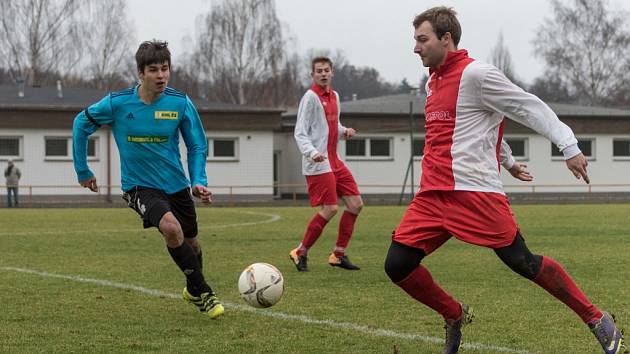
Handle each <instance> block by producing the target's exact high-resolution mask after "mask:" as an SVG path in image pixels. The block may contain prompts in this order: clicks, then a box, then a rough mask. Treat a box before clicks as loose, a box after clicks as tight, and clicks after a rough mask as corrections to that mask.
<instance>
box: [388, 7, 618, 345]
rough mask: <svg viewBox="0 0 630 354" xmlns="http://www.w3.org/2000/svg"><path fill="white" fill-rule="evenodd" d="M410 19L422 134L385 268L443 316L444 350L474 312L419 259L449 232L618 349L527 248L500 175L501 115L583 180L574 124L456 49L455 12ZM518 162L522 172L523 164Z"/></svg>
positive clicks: (612, 332) (566, 284) (603, 325)
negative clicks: (416, 173)
mask: <svg viewBox="0 0 630 354" xmlns="http://www.w3.org/2000/svg"><path fill="white" fill-rule="evenodd" d="M413 25H414V28H415V33H414V38H415V41H416V45H415V48H414V52H415V53H417V54H418V55H419V56H420V58H421V59H422V63H423V65H424V66H425V67H429V69H430V79H429V81H428V82H427V102H426V107H425V117H426V123H425V127H426V142H425V148H424V157H423V160H422V176H421V180H420V191H419V192H418V194H416V196H415V198H414V200H413V201H412V202H411V204H410V205H409V208H408V209H407V211H406V212H405V214H404V216H403V218H402V220H401V222H400V225H399V226H398V228H397V229H396V230H395V232H394V234H393V236H392V243H391V246H390V248H389V251H388V254H387V259H386V261H385V271H386V272H387V274H388V276H389V277H390V278H391V280H392V281H393V282H394V283H396V285H398V286H400V287H401V288H402V289H403V290H404V291H405V292H407V293H408V294H409V295H410V296H411V297H413V298H414V299H416V300H417V301H419V302H421V303H423V304H425V305H427V306H428V307H430V308H431V309H433V310H435V311H436V312H438V313H439V314H440V315H442V317H443V318H444V320H445V322H446V326H445V328H446V340H445V346H444V353H456V352H457V350H458V349H459V345H460V342H461V327H462V326H463V325H464V324H466V323H468V322H470V321H471V320H472V311H471V309H470V308H469V307H468V305H466V304H463V303H460V302H459V301H457V300H456V299H454V298H453V297H452V296H451V295H450V294H448V293H447V292H446V291H445V290H443V289H442V288H441V287H440V286H439V285H438V284H437V283H436V282H435V281H434V280H433V278H432V276H431V274H430V273H429V271H428V270H427V268H426V267H424V266H423V265H421V264H420V262H421V260H422V259H423V258H424V257H425V256H427V255H429V254H430V253H432V252H433V251H435V250H436V249H437V248H438V247H440V246H441V245H442V244H444V242H446V241H447V240H448V239H449V238H450V237H451V236H455V237H456V238H457V239H459V240H461V241H464V242H467V243H471V244H475V245H479V246H484V247H489V248H492V249H493V250H494V251H495V253H496V254H497V256H498V257H499V258H500V259H501V260H502V261H503V262H504V263H505V264H506V265H507V266H508V267H510V268H511V269H512V270H513V271H515V272H516V273H518V274H520V275H521V276H523V277H525V278H527V279H530V280H531V281H533V282H534V283H536V284H537V285H539V286H540V287H542V288H543V289H545V290H546V291H547V292H549V293H550V294H551V295H553V296H554V297H556V298H557V299H559V300H560V301H562V302H563V303H564V304H566V305H567V306H568V307H569V308H571V309H572V310H573V311H574V312H575V313H576V314H577V315H578V316H579V317H580V318H581V319H582V321H584V323H586V324H588V326H589V327H590V328H591V330H592V332H593V333H594V334H595V336H596V338H597V339H598V340H599V342H600V344H601V345H602V348H603V349H604V352H606V353H614V354H616V353H620V352H621V351H622V350H623V347H624V345H623V337H622V334H621V332H620V331H619V329H618V328H617V326H616V325H615V323H614V320H613V318H612V317H611V316H610V315H609V314H608V313H606V312H602V311H600V310H599V309H598V308H597V307H595V306H594V305H593V304H592V303H591V302H590V301H589V300H588V299H587V298H586V296H585V295H584V294H583V293H582V291H581V290H580V289H579V288H578V286H577V285H576V284H575V283H574V281H573V280H572V279H571V277H570V276H569V275H568V274H567V273H566V271H565V270H564V269H563V267H562V266H561V265H560V264H558V263H557V262H555V261H554V260H552V259H551V258H549V257H545V256H541V255H537V254H533V253H532V252H531V251H530V250H529V249H528V247H527V245H526V244H525V241H524V239H523V237H522V235H521V233H520V231H519V228H518V225H517V223H516V220H515V219H514V215H513V214H512V210H511V208H510V205H509V203H508V200H507V197H506V196H505V193H504V192H503V186H502V184H501V181H500V168H501V167H500V166H501V162H502V160H505V159H507V157H506V151H505V150H506V149H505V146H504V145H506V144H505V143H503V144H502V133H503V119H504V117H507V118H509V119H512V120H514V121H516V122H518V123H521V124H523V125H525V126H527V127H529V128H531V129H533V130H535V131H536V132H537V133H539V134H541V135H543V136H545V137H547V138H548V139H549V140H551V141H552V142H553V143H554V144H555V145H556V146H558V147H559V149H560V150H561V151H562V153H563V154H564V157H565V160H566V164H567V167H568V169H569V170H570V171H571V172H572V173H573V174H574V175H575V177H576V178H578V179H580V178H581V179H583V180H584V181H585V182H586V183H589V177H588V174H587V170H586V167H587V161H586V158H585V157H584V155H583V154H582V153H581V152H580V150H579V148H578V147H577V139H576V138H575V136H574V134H573V132H572V131H571V129H570V128H569V127H568V126H567V125H566V124H564V123H562V122H561V121H560V120H559V119H558V117H557V116H556V115H555V114H554V113H553V111H552V110H551V109H550V108H549V107H548V106H547V105H546V104H545V103H543V102H542V101H541V100H540V99H538V98H537V97H536V96H534V95H532V94H529V93H527V92H525V91H523V90H522V89H521V88H519V87H517V86H516V85H514V84H513V83H512V82H510V81H509V80H508V79H507V78H506V77H505V76H504V75H503V73H501V71H499V70H498V69H497V68H495V67H493V66H492V65H489V64H485V63H481V62H478V61H475V60H473V59H472V58H470V57H468V53H467V52H466V51H465V50H459V49H457V45H458V43H459V39H460V37H461V27H460V24H459V22H458V20H457V17H456V13H455V11H453V10H452V9H450V8H446V7H435V8H432V9H429V10H427V11H425V12H423V13H422V14H420V15H418V16H416V18H415V19H414V21H413ZM502 145H503V146H504V147H503V148H502ZM504 165H505V163H504ZM508 165H509V163H508ZM517 166H518V169H519V170H520V172H521V173H524V174H526V173H527V172H526V170H525V169H524V168H523V167H524V166H519V165H518V164H517ZM510 172H511V173H512V174H513V175H518V173H517V174H515V173H514V172H515V171H510Z"/></svg>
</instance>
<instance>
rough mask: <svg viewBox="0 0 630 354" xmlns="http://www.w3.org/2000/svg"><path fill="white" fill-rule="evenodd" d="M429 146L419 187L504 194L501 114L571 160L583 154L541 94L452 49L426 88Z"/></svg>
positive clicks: (427, 145) (427, 146) (427, 137)
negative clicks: (501, 162)
mask: <svg viewBox="0 0 630 354" xmlns="http://www.w3.org/2000/svg"><path fill="white" fill-rule="evenodd" d="M426 90H427V103H426V106H425V118H426V122H425V128H426V137H425V139H426V140H425V146H424V157H423V159H422V175H421V178H420V190H421V191H428V190H467V191H478V192H495V193H502V194H503V193H504V192H503V184H502V183H501V177H500V160H501V158H500V150H501V141H502V135H503V118H504V117H507V118H510V119H512V120H514V121H516V122H518V123H521V124H523V125H525V126H527V127H529V128H531V129H533V130H534V131H536V132H537V133H539V134H541V135H543V136H545V137H546V138H548V139H549V140H551V141H552V142H553V143H554V144H556V145H557V146H558V147H559V148H560V150H561V151H562V152H563V153H564V156H565V158H566V159H569V158H571V157H573V156H575V155H577V154H579V153H580V150H579V149H578V147H577V139H576V138H575V135H574V134H573V132H572V131H571V128H569V127H568V126H567V125H566V124H564V123H562V122H561V121H560V120H559V119H558V117H557V116H556V114H555V113H554V112H553V111H552V110H551V108H549V106H547V105H546V104H545V103H544V102H542V101H541V100H540V99H539V98H538V97H536V96H534V95H532V94H530V93H527V92H525V91H523V90H522V89H521V88H519V87H518V86H516V85H514V84H513V83H512V82H511V81H510V80H508V79H507V78H506V77H505V75H503V73H502V72H501V71H500V70H498V69H497V68H495V67H494V66H492V65H490V64H485V63H481V62H478V61H475V60H474V59H472V58H469V57H468V52H467V51H466V50H457V51H454V52H448V54H447V57H446V61H445V63H444V64H443V65H441V66H440V68H439V69H438V70H437V71H431V75H430V78H429V81H428V82H427V86H426Z"/></svg>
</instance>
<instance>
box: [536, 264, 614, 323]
mask: <svg viewBox="0 0 630 354" xmlns="http://www.w3.org/2000/svg"><path fill="white" fill-rule="evenodd" d="M533 281H534V283H536V284H538V285H540V286H541V287H542V288H543V289H545V290H547V292H549V293H550V294H551V295H553V296H555V297H556V298H557V299H558V300H560V301H562V302H563V303H564V304H565V305H567V306H569V307H570V308H571V310H573V311H574V312H575V313H576V314H577V315H578V316H580V318H581V319H582V321H584V323H589V322H591V321H593V320H597V319H599V318H600V317H601V316H602V313H601V311H599V309H597V307H595V305H593V304H591V303H590V302H589V301H588V299H587V298H586V295H584V293H582V291H581V290H580V289H579V288H578V287H577V285H576V284H575V282H573V279H571V277H570V276H569V274H567V272H566V271H565V270H564V268H562V266H561V265H560V264H558V263H556V261H554V260H553V259H551V258H547V257H543V260H542V266H541V267H540V273H538V275H537V276H536V278H534V280H533Z"/></svg>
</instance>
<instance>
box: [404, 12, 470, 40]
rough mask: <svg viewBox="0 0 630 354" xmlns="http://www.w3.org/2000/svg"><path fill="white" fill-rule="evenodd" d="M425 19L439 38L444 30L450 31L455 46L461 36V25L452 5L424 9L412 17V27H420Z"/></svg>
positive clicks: (444, 32)
mask: <svg viewBox="0 0 630 354" xmlns="http://www.w3.org/2000/svg"><path fill="white" fill-rule="evenodd" d="M425 21H429V23H430V24H431V26H432V27H433V32H435V35H436V36H437V37H438V38H439V39H441V38H442V36H444V34H446V32H450V34H451V37H452V38H453V43H455V46H456V47H457V45H458V44H459V40H460V39H461V38H462V27H461V26H460V25H459V21H458V20H457V12H455V10H453V8H452V7H446V6H436V7H433V8H430V9H428V10H426V11H425V12H423V13H421V14H420V15H418V16H416V18H414V19H413V28H418V27H420V25H421V24H422V23H423V22H425Z"/></svg>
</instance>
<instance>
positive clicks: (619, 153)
mask: <svg viewBox="0 0 630 354" xmlns="http://www.w3.org/2000/svg"><path fill="white" fill-rule="evenodd" d="M613 158H616V159H622V160H625V159H630V139H613Z"/></svg>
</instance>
